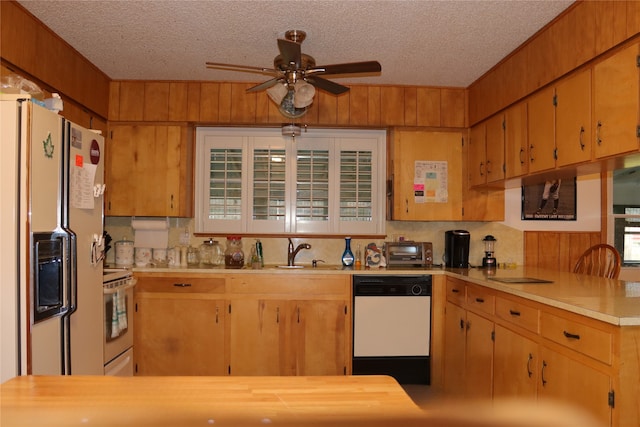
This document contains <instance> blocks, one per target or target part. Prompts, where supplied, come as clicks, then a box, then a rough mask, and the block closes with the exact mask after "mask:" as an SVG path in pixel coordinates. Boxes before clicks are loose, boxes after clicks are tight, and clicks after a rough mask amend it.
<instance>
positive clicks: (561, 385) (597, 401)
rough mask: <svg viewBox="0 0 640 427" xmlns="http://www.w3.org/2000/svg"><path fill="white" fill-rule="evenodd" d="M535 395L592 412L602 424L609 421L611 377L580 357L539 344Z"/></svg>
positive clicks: (608, 423)
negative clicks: (588, 364)
mask: <svg viewBox="0 0 640 427" xmlns="http://www.w3.org/2000/svg"><path fill="white" fill-rule="evenodd" d="M539 369H540V376H539V381H538V398H539V399H552V400H555V401H563V402H566V403H569V404H572V405H576V406H579V407H581V408H583V409H585V410H586V411H588V412H590V413H591V414H593V415H594V416H595V417H596V418H597V419H598V420H600V421H601V422H602V425H610V423H611V407H610V406H609V392H610V391H611V379H610V377H609V376H608V375H606V374H604V373H602V372H600V371H597V370H595V369H593V368H591V367H589V366H586V365H583V364H582V363H580V362H579V361H576V360H573V359H570V358H569V357H567V356H565V355H562V354H560V353H557V352H555V351H553V350H551V349H549V348H547V347H544V346H542V347H541V360H540V365H539Z"/></svg>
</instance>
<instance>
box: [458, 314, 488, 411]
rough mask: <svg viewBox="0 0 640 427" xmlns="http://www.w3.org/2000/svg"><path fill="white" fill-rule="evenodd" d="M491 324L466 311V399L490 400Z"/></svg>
mask: <svg viewBox="0 0 640 427" xmlns="http://www.w3.org/2000/svg"><path fill="white" fill-rule="evenodd" d="M493 326H494V325H493V322H492V321H491V320H488V319H486V318H484V317H482V316H479V315H477V314H475V313H473V312H471V311H467V348H466V359H467V360H466V363H465V376H466V393H465V395H466V396H467V397H472V398H483V399H490V398H491V396H492V388H493V339H492V335H493Z"/></svg>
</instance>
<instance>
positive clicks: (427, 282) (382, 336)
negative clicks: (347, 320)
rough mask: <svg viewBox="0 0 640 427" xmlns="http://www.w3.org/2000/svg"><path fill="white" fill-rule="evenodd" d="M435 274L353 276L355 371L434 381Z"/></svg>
mask: <svg viewBox="0 0 640 427" xmlns="http://www.w3.org/2000/svg"><path fill="white" fill-rule="evenodd" d="M431 290H432V284H431V275H428V274H418V275H355V276H353V374H354V375H391V376H393V377H394V378H395V379H396V380H397V381H398V382H399V383H404V384H429V383H430V377H431V368H430V358H429V351H430V347H431Z"/></svg>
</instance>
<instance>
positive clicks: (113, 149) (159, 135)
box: [105, 125, 192, 217]
mask: <svg viewBox="0 0 640 427" xmlns="http://www.w3.org/2000/svg"><path fill="white" fill-rule="evenodd" d="M187 134H188V132H187V130H186V128H184V129H183V128H181V127H180V126H128V125H116V126H113V127H112V128H111V131H110V138H109V139H108V140H107V153H108V156H107V163H106V171H105V178H106V179H105V180H106V183H107V187H106V188H107V190H106V195H107V196H106V197H107V206H106V211H107V215H112V216H182V217H185V216H190V213H191V188H192V184H191V175H190V174H189V172H188V171H189V170H190V168H191V165H190V162H191V160H190V156H189V153H190V147H189V141H187V139H188V137H187Z"/></svg>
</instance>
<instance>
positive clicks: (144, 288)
mask: <svg viewBox="0 0 640 427" xmlns="http://www.w3.org/2000/svg"><path fill="white" fill-rule="evenodd" d="M220 281H221V279H219V278H212V279H210V280H207V279H202V278H184V277H180V278H169V277H165V278H158V277H148V278H147V277H144V278H143V277H138V284H137V285H136V296H135V300H136V302H135V315H134V358H135V369H136V374H137V375H225V374H226V372H227V364H226V360H225V334H226V320H225V319H226V316H225V309H226V303H225V301H224V294H221V293H220V291H221V290H222V289H221V288H220V286H221V283H220Z"/></svg>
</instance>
